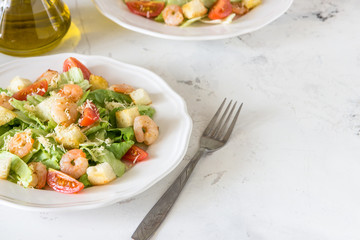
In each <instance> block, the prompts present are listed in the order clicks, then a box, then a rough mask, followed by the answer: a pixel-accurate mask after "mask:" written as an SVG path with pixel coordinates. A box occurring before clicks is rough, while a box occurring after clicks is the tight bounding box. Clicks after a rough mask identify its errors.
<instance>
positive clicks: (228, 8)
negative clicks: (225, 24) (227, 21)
mask: <svg viewBox="0 0 360 240" xmlns="http://www.w3.org/2000/svg"><path fill="white" fill-rule="evenodd" d="M231 13H232V5H231V3H230V0H217V2H216V3H215V4H214V6H212V7H211V9H210V12H209V15H208V17H209V18H210V19H213V20H214V19H222V18H226V17H227V16H229V15H230V14H231Z"/></svg>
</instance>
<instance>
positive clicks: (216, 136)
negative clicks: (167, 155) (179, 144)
mask: <svg viewBox="0 0 360 240" xmlns="http://www.w3.org/2000/svg"><path fill="white" fill-rule="evenodd" d="M225 102H226V98H225V99H224V101H223V102H222V103H221V105H220V107H219V109H218V110H217V111H216V113H215V115H214V117H213V118H212V119H211V121H210V123H209V124H208V126H207V127H206V129H205V131H204V132H203V134H202V136H201V138H200V148H199V150H198V151H197V152H196V153H195V155H194V157H193V158H192V159H191V160H190V162H189V163H188V164H187V165H186V167H185V168H184V169H183V171H182V172H181V173H180V175H179V176H178V177H177V178H176V180H175V181H174V182H173V183H172V184H171V186H170V187H169V188H168V189H167V191H166V192H165V193H164V194H163V195H162V197H161V198H160V199H159V200H158V201H157V203H156V204H155V205H154V206H153V208H152V209H151V210H150V211H149V212H148V214H147V215H146V216H145V218H144V219H143V220H142V222H141V223H140V225H139V226H138V227H137V229H136V230H135V232H134V234H133V235H132V239H134V240H148V239H150V238H151V236H152V235H153V234H154V233H155V231H156V229H157V228H158V227H159V226H160V224H161V223H162V221H163V220H164V219H165V217H166V215H167V213H168V212H169V211H170V208H171V207H172V206H173V205H174V203H175V201H176V199H177V198H178V196H179V194H180V192H181V190H182V189H183V187H184V185H185V184H186V182H187V180H188V179H189V177H190V174H191V173H192V171H193V170H194V168H195V166H196V164H197V162H198V161H199V159H200V158H201V157H202V156H203V155H204V154H205V153H210V152H214V151H216V150H218V149H219V148H221V147H222V146H224V145H225V143H226V142H227V141H228V140H229V137H230V135H231V133H232V130H233V129H234V126H235V123H236V120H237V118H238V116H239V113H240V110H241V108H242V105H243V104H242V103H241V105H240V106H239V107H238V109H237V111H236V113H235V115H234V116H233V117H232V115H233V112H234V110H235V107H236V104H237V102H235V104H233V105H232V100H231V101H230V103H229V104H228V105H227V107H226V109H225V111H224V113H223V114H222V116H221V117H220V119H219V120H218V117H219V115H220V113H221V112H222V109H223V106H224V105H225ZM229 110H230V112H229ZM228 112H229V113H228ZM229 122H230V125H229Z"/></svg>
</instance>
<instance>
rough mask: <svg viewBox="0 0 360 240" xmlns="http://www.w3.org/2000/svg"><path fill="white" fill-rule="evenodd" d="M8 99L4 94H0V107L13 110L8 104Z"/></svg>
mask: <svg viewBox="0 0 360 240" xmlns="http://www.w3.org/2000/svg"><path fill="white" fill-rule="evenodd" d="M10 99H11V97H9V96H8V95H6V94H5V93H4V92H2V93H1V94H0V106H2V107H4V108H7V109H9V110H14V107H13V106H11V104H10Z"/></svg>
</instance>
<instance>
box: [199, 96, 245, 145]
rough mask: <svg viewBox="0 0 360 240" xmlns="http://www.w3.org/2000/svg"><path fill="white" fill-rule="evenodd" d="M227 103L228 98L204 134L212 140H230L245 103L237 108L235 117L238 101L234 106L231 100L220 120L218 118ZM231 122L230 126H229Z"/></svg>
mask: <svg viewBox="0 0 360 240" xmlns="http://www.w3.org/2000/svg"><path fill="white" fill-rule="evenodd" d="M225 102H226V98H225V99H224V101H223V102H222V103H221V105H220V107H219V109H218V110H217V111H216V113H215V115H214V117H213V118H212V119H211V121H210V123H209V125H208V127H207V128H206V129H205V131H204V134H203V135H204V136H206V137H211V138H214V139H217V140H219V141H227V140H228V139H229V137H230V134H231V132H232V130H233V128H234V126H235V123H236V120H237V118H238V116H239V113H240V111H241V108H242V106H243V103H241V104H240V106H239V107H238V108H237V111H236V113H235V115H234V116H233V112H234V110H235V108H236V105H237V101H236V102H235V103H234V104H232V103H233V100H230V102H229V103H228V105H227V107H226V108H225V110H224V112H223V113H222V115H221V117H220V119H219V120H218V117H219V116H220V113H221V112H222V109H223V107H224V105H225ZM229 110H230V112H229ZM228 112H229V113H228ZM232 116H233V117H232ZM231 119H232V121H231ZM230 121H231V122H230ZM229 122H230V125H229Z"/></svg>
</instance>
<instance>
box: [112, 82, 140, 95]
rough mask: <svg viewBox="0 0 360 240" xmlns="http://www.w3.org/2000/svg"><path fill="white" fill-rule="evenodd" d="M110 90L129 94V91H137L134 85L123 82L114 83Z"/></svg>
mask: <svg viewBox="0 0 360 240" xmlns="http://www.w3.org/2000/svg"><path fill="white" fill-rule="evenodd" d="M110 90H113V91H114V92H118V93H125V94H128V93H131V92H133V91H135V88H134V87H133V86H130V85H127V84H125V83H122V84H115V85H112V86H111V87H110Z"/></svg>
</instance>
